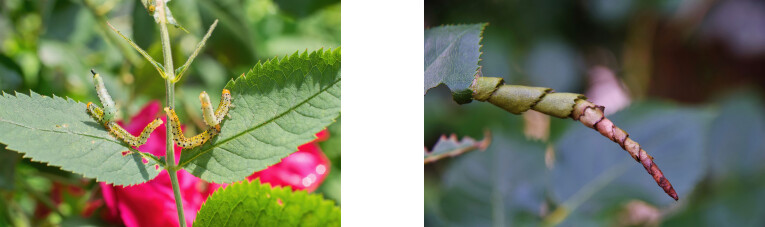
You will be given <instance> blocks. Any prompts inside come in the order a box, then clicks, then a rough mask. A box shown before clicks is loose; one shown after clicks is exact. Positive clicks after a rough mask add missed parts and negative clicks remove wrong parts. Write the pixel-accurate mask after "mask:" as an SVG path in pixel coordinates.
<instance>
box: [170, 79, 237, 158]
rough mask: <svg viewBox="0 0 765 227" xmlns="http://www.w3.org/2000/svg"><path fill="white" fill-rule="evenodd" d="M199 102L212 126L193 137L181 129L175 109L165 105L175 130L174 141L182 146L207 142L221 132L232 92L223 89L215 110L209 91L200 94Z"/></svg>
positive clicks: (173, 130) (172, 127)
mask: <svg viewBox="0 0 765 227" xmlns="http://www.w3.org/2000/svg"><path fill="white" fill-rule="evenodd" d="M199 102H201V103H202V116H203V117H204V121H205V124H207V125H208V126H210V128H208V129H207V130H205V131H204V132H202V133H200V134H199V135H196V136H194V137H191V138H186V137H185V136H184V135H183V130H181V123H180V120H178V115H177V114H176V113H175V110H173V109H171V108H168V107H165V114H167V119H168V122H170V129H171V130H172V132H173V141H174V142H175V144H177V145H178V146H180V147H183V148H193V147H196V146H199V145H202V144H204V143H206V142H207V141H208V140H210V139H212V138H213V137H214V136H215V135H217V134H218V133H220V123H221V122H222V121H223V118H225V117H226V116H227V115H228V110H229V109H230V108H231V107H232V105H231V92H230V91H229V90H227V89H223V92H222V94H221V98H220V104H218V108H217V109H215V111H213V109H212V103H210V96H208V95H207V92H204V91H203V92H202V93H200V94H199Z"/></svg>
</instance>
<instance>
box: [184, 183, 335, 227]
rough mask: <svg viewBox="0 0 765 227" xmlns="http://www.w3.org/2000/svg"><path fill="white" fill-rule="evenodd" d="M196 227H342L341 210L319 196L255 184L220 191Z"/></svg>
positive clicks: (203, 208)
mask: <svg viewBox="0 0 765 227" xmlns="http://www.w3.org/2000/svg"><path fill="white" fill-rule="evenodd" d="M194 226H197V227H199V226H340V207H337V206H335V204H334V202H332V201H330V200H325V199H324V198H322V197H321V196H320V195H317V194H308V193H307V192H306V191H303V190H298V191H294V192H293V191H292V189H290V188H289V187H287V188H281V187H276V188H272V187H271V185H269V184H260V181H259V180H255V181H253V182H244V183H234V184H231V185H228V186H227V187H226V188H222V189H218V191H216V192H215V193H213V194H212V196H210V198H208V199H207V201H205V204H204V205H202V208H201V209H200V210H199V213H198V214H197V218H196V220H195V221H194Z"/></svg>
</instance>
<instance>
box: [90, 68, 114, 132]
mask: <svg viewBox="0 0 765 227" xmlns="http://www.w3.org/2000/svg"><path fill="white" fill-rule="evenodd" d="M90 72H91V73H93V84H95V85H96V94H98V98H99V99H101V104H102V105H104V114H103V120H104V121H112V120H114V115H116V113H117V107H116V104H114V100H112V96H110V95H109V92H107V91H106V87H105V86H104V80H103V79H102V78H101V76H100V75H98V73H96V71H95V70H93V69H91V70H90Z"/></svg>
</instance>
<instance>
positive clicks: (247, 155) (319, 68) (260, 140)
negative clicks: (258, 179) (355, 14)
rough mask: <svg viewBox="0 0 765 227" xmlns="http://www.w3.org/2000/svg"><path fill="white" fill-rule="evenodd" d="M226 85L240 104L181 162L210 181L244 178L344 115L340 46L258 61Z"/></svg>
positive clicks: (295, 149)
mask: <svg viewBox="0 0 765 227" xmlns="http://www.w3.org/2000/svg"><path fill="white" fill-rule="evenodd" d="M226 88H227V89H229V90H230V91H231V95H232V97H233V101H232V104H233V105H234V106H235V107H234V108H233V109H231V110H230V112H229V115H230V116H231V117H230V118H226V120H225V121H224V122H223V125H222V128H221V133H220V135H218V136H217V137H215V138H214V139H213V140H212V142H208V143H207V144H205V145H202V146H200V147H197V148H194V149H191V150H186V151H184V152H183V153H182V155H181V161H180V166H183V168H185V169H186V170H188V171H189V172H190V173H192V174H194V175H195V176H198V177H200V178H202V179H204V180H207V181H211V182H234V181H238V180H242V179H244V178H245V177H247V176H249V175H251V174H252V173H253V172H255V171H258V170H262V169H265V168H266V167H268V166H270V165H274V164H276V163H278V162H279V161H280V160H281V159H282V158H284V157H287V155H289V154H291V153H292V152H295V151H297V147H298V146H300V145H302V144H305V143H307V142H309V141H311V140H313V139H315V138H316V136H315V135H314V134H315V133H317V132H319V131H321V130H322V129H323V128H325V127H327V126H328V125H329V124H331V123H332V122H333V121H334V119H335V118H337V117H338V116H339V115H340V49H339V48H338V49H335V50H327V51H324V50H318V51H315V52H313V53H311V54H308V53H307V52H303V54H300V55H298V54H297V52H296V53H295V54H293V55H292V56H289V57H285V58H282V59H273V60H270V61H266V62H265V63H259V64H258V65H256V66H255V67H254V68H253V69H252V70H250V72H248V73H247V75H245V76H241V77H239V78H237V79H236V80H234V81H231V82H229V83H228V84H227V85H226Z"/></svg>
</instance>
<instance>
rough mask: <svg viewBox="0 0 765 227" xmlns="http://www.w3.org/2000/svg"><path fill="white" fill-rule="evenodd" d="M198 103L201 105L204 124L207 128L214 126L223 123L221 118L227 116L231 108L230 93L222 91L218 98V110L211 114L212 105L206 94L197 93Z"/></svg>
mask: <svg viewBox="0 0 765 227" xmlns="http://www.w3.org/2000/svg"><path fill="white" fill-rule="evenodd" d="M199 102H201V103H202V116H203V117H204V120H205V124H207V125H209V126H215V125H218V124H220V122H221V121H223V118H224V117H226V115H227V114H228V110H229V108H230V107H231V92H230V91H229V90H227V89H223V92H222V94H221V97H220V104H218V108H217V109H216V110H215V112H213V109H212V103H210V96H208V95H207V92H204V91H203V92H202V93H199Z"/></svg>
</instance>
